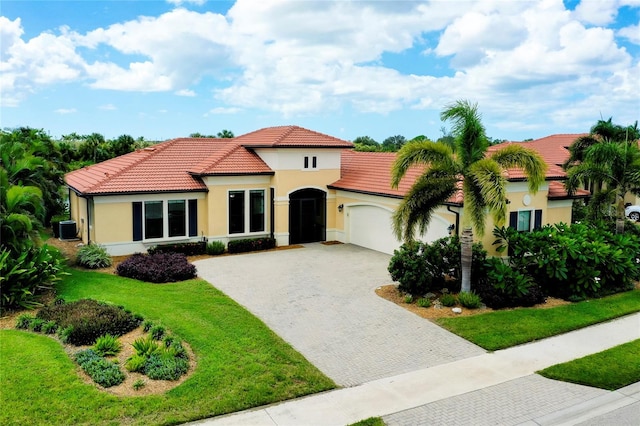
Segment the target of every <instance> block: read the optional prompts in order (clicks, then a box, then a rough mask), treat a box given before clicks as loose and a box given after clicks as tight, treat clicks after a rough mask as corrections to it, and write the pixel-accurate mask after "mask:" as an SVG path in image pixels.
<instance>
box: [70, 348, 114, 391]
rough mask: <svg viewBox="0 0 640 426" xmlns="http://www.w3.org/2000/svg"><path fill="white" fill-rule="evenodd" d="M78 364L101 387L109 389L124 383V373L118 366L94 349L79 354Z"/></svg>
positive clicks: (77, 355)
mask: <svg viewBox="0 0 640 426" xmlns="http://www.w3.org/2000/svg"><path fill="white" fill-rule="evenodd" d="M76 362H77V363H78V364H79V365H80V367H81V368H82V369H83V370H84V372H85V373H87V374H88V375H89V377H91V379H92V380H93V381H94V382H96V383H97V384H99V385H100V386H103V387H105V388H108V387H111V386H116V385H119V384H120V383H122V382H124V379H125V377H124V373H122V371H120V368H119V367H118V365H117V364H114V363H113V362H110V361H108V360H106V359H104V358H102V357H101V356H100V355H98V354H97V353H95V352H94V351H93V350H92V349H87V350H85V351H80V352H78V353H77V354H76Z"/></svg>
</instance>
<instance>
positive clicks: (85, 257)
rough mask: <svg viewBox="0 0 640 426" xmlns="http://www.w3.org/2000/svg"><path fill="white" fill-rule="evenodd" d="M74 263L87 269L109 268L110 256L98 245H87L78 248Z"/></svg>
mask: <svg viewBox="0 0 640 426" xmlns="http://www.w3.org/2000/svg"><path fill="white" fill-rule="evenodd" d="M76 263H77V264H78V265H80V266H83V267H85V268H88V269H98V268H106V267H108V266H111V256H109V253H107V250H106V249H105V248H104V247H103V246H101V245H99V244H88V245H86V246H82V247H80V249H79V250H78V257H77V259H76Z"/></svg>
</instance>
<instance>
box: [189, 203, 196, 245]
mask: <svg viewBox="0 0 640 426" xmlns="http://www.w3.org/2000/svg"><path fill="white" fill-rule="evenodd" d="M189 236H190V237H197V236H198V200H189Z"/></svg>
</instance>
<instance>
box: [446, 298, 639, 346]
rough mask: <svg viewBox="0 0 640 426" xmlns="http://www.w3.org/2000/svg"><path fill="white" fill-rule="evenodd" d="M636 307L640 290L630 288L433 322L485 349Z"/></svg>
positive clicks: (573, 327) (559, 331)
mask: <svg viewBox="0 0 640 426" xmlns="http://www.w3.org/2000/svg"><path fill="white" fill-rule="evenodd" d="M639 311H640V290H633V291H628V292H625V293H620V294H616V295H613V296H608V297H603V298H602V299H592V300H585V301H583V302H578V303H573V304H571V305H563V306H558V307H555V308H548V309H535V308H521V309H514V310H508V311H494V312H488V313H486V314H480V315H474V316H468V317H458V318H441V319H438V320H436V322H437V323H438V324H440V325H441V326H442V327H444V328H446V329H447V330H449V331H451V332H452V333H455V334H457V335H459V336H461V337H463V338H464V339H467V340H469V341H470V342H472V343H475V344H476V345H478V346H480V347H482V348H484V349H487V350H490V351H495V350H498V349H504V348H508V347H511V346H515V345H519V344H522V343H527V342H531V341H534V340H540V339H544V338H546V337H551V336H555V335H557V334H562V333H566V332H568V331H572V330H576V329H579V328H583V327H587V326H589V325H592V324H597V323H600V322H604V321H608V320H611V319H614V318H618V317H621V316H623V315H627V314H631V313H634V312H639Z"/></svg>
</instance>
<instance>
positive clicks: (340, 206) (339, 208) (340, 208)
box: [338, 204, 344, 213]
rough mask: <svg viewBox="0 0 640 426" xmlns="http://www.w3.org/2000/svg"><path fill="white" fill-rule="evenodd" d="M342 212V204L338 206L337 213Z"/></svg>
mask: <svg viewBox="0 0 640 426" xmlns="http://www.w3.org/2000/svg"><path fill="white" fill-rule="evenodd" d="M342 210H344V204H340V205H339V206H338V211H339V212H340V213H342Z"/></svg>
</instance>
